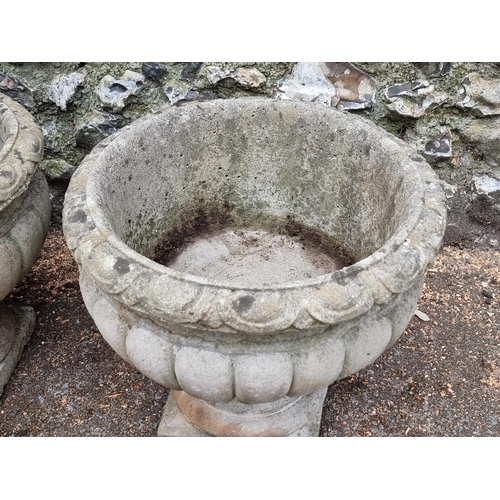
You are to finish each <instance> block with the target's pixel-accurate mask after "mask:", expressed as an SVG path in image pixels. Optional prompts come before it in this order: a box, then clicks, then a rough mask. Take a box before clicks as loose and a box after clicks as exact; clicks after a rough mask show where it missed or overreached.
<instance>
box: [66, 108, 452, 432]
mask: <svg viewBox="0 0 500 500" xmlns="http://www.w3.org/2000/svg"><path fill="white" fill-rule="evenodd" d="M63 224H64V232H65V236H66V240H67V243H68V246H69V248H70V250H71V252H72V253H73V255H74V258H75V259H76V261H77V262H78V265H79V269H80V286H81V291H82V295H83V298H84V300H85V304H86V307H87V308H88V310H89V312H90V314H91V316H92V317H93V319H94V321H95V323H96V325H97V327H98V328H99V330H100V332H101V334H102V335H103V337H104V338H105V339H106V340H107V342H108V343H109V344H110V345H111V347H112V348H113V349H114V350H115V351H116V352H117V353H118V354H119V355H120V356H122V357H123V358H124V359H125V360H126V361H128V362H129V363H131V364H132V365H134V366H135V367H137V369H139V370H140V371H141V372H142V373H143V374H145V375H146V376H148V377H150V378H151V379H153V380H155V381H156V382H158V383H159V384H162V385H164V386H165V387H169V388H170V389H172V390H171V391H170V394H169V397H168V400H167V403H166V406H165V410H164V414H163V418H162V421H161V422H160V426H159V429H158V434H159V435H162V436H208V435H212V436H316V435H318V433H319V425H320V420H321V412H322V405H323V401H324V397H325V395H326V390H327V387H328V385H329V384H331V383H332V382H334V381H335V380H338V379H340V378H343V377H347V376H348V375H350V374H352V373H354V372H356V371H358V370H360V369H361V368H363V367H365V366H366V365H368V364H369V363H372V362H373V361H374V360H375V359H377V357H379V356H380V355H381V354H382V353H383V352H384V350H385V349H387V348H388V347H390V346H391V345H392V344H393V343H394V342H395V341H396V340H397V339H398V337H399V336H400V335H401V334H402V333H403V331H404V329H405V328H406V326H407V324H408V322H409V321H410V319H411V317H412V315H413V314H414V311H415V307H416V303H417V298H418V296H419V294H420V292H421V288H422V282H423V278H424V273H425V270H426V268H427V266H428V264H429V263H430V262H431V261H432V259H433V257H434V255H435V253H436V251H437V250H438V248H439V246H440V244H441V240H442V237H443V233H444V229H445V225H446V208H445V202H444V195H443V191H442V187H441V184H440V181H439V180H438V179H437V177H436V175H435V174H434V173H433V171H432V170H431V168H430V167H429V166H428V164H427V163H426V162H425V160H424V159H423V158H422V157H421V156H420V155H418V154H416V153H415V152H414V150H412V149H411V148H410V147H408V146H407V145H406V144H405V143H403V142H402V141H400V140H398V139H397V138H395V137H394V136H392V135H390V134H389V133H387V132H385V131H384V130H382V129H380V128H378V127H377V126H375V125H374V124H373V123H372V122H370V121H368V120H365V119H362V118H359V117H357V116H353V115H350V114H345V113H343V112H340V111H337V110H335V109H332V108H327V107H324V106H321V105H317V104H307V103H301V102H291V101H278V100H272V99H265V98H244V99H235V100H214V101H209V102H200V103H191V104H188V105H185V106H182V107H176V108H169V109H166V110H164V111H162V112H161V113H158V114H154V115H149V116H147V117H145V118H142V119H140V120H137V121H136V122H134V123H133V124H132V125H130V126H128V127H127V128H125V129H122V130H121V131H120V132H118V133H116V134H115V135H113V136H111V137H109V138H107V139H106V140H104V141H103V142H101V143H100V144H98V145H97V146H96V147H95V148H94V149H93V151H92V152H91V153H90V154H89V155H88V156H87V157H86V159H85V160H84V161H83V163H82V164H81V165H80V166H79V168H78V169H77V171H76V173H75V174H74V176H73V178H72V180H71V183H70V186H69V188H68V191H67V194H66V198H65V204H64V213H63Z"/></svg>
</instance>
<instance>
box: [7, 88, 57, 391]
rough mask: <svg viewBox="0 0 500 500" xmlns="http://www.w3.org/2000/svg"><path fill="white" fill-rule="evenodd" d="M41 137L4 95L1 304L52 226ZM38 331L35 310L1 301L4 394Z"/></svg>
mask: <svg viewBox="0 0 500 500" xmlns="http://www.w3.org/2000/svg"><path fill="white" fill-rule="evenodd" d="M42 155H43V135H42V132H41V130H40V128H39V127H38V126H37V125H36V123H35V122H34V120H33V118H32V117H31V115H30V114H29V113H28V112H27V111H26V110H25V109H24V108H23V107H22V106H21V105H20V104H18V103H16V102H15V101H13V100H12V99H10V98H8V97H6V96H4V95H3V94H0V301H3V299H4V298H5V297H6V296H7V295H8V294H9V293H10V292H11V291H12V289H13V288H14V287H15V286H16V285H17V284H18V283H19V282H20V281H21V280H22V279H23V278H24V276H25V275H26V274H27V273H28V271H29V270H30V268H31V266H32V265H33V264H34V262H35V261H36V259H37V258H38V254H39V252H40V249H41V247H42V244H43V241H44V239H45V236H46V234H47V231H48V228H49V222H50V198H49V191H48V187H47V182H46V181H45V177H44V176H43V174H41V173H39V172H37V166H38V164H39V162H40V161H41V159H42ZM34 326H35V314H34V311H33V309H32V308H31V307H12V306H7V305H5V304H3V303H2V302H0V394H1V393H2V392H3V388H4V386H5V384H6V383H7V381H8V380H9V377H10V376H11V374H12V372H13V371H14V368H15V366H16V364H17V362H18V361H19V358H20V357H21V354H22V351H23V349H24V346H25V345H26V343H27V342H28V340H29V338H30V335H31V333H32V331H33V329H34Z"/></svg>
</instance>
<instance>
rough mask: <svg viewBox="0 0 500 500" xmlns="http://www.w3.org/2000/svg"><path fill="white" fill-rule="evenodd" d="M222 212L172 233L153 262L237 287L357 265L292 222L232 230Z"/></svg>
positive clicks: (272, 221) (318, 233) (268, 222)
mask: <svg viewBox="0 0 500 500" xmlns="http://www.w3.org/2000/svg"><path fill="white" fill-rule="evenodd" d="M233 222H234V221H233V219H232V218H231V216H230V215H228V213H227V212H224V211H223V210H220V211H218V212H217V213H215V212H210V213H207V212H204V213H203V214H202V215H201V216H200V214H198V217H195V218H193V219H191V220H190V221H189V222H188V223H186V224H184V226H183V228H181V229H176V230H174V231H171V232H170V233H169V234H168V235H166V236H165V237H164V239H163V243H162V244H161V245H159V246H158V247H157V249H156V251H155V257H154V260H155V261H156V262H158V263H160V264H162V265H164V266H168V267H170V268H172V269H175V270H177V271H180V272H183V273H188V274H191V275H195V276H200V277H204V278H209V279H214V280H218V281H224V282H229V283H232V284H234V285H238V286H262V285H275V284H282V283H288V282H294V281H298V280H303V279H309V278H314V277H317V276H321V275H323V274H328V273H331V272H333V271H335V270H337V269H342V268H343V267H346V266H348V265H350V264H352V263H354V262H355V259H354V258H352V257H351V256H350V255H349V254H348V252H347V251H346V250H345V249H343V248H342V246H341V245H339V244H338V243H337V242H336V241H335V240H334V238H332V237H331V236H329V235H327V234H326V233H324V232H321V231H319V230H317V229H313V228H310V227H307V226H305V225H303V224H301V223H299V222H297V221H296V220H295V219H293V218H292V217H288V218H285V219H283V220H280V219H278V218H274V217H267V218H266V219H265V220H260V224H259V226H257V227H256V226H255V224H253V225H252V224H251V223H248V224H245V225H243V226H241V225H237V226H234V225H233V224H232V223H233Z"/></svg>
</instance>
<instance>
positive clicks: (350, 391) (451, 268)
mask: <svg viewBox="0 0 500 500" xmlns="http://www.w3.org/2000/svg"><path fill="white" fill-rule="evenodd" d="M51 189H52V192H53V217H52V219H53V220H52V224H51V228H50V231H49V235H48V237H47V239H46V242H45V245H44V247H43V249H42V253H41V256H40V258H39V260H38V262H37V264H36V265H35V266H34V268H33V269H32V271H31V273H30V274H29V276H28V277H27V278H26V279H25V280H24V282H23V283H22V284H20V286H18V287H17V288H16V290H14V291H13V292H12V294H11V295H10V296H9V297H8V299H6V302H7V303H10V304H29V305H31V306H32V307H34V309H35V311H36V314H37V327H36V329H35V331H34V333H33V335H32V337H31V340H30V342H29V344H28V345H27V346H26V348H25V350H24V353H23V356H22V358H21V360H20V362H19V364H18V366H17V368H16V371H15V372H14V374H13V376H12V377H11V379H10V381H9V383H8V384H7V386H6V387H5V390H4V392H3V394H2V396H1V397H0V436H154V435H155V434H156V429H157V426H158V424H159V421H160V418H161V413H162V409H163V405H164V403H165V401H166V398H167V395H168V390H167V389H164V388H162V387H161V386H159V385H158V384H156V383H154V382H152V381H150V380H149V379H148V378H146V377H145V376H143V375H142V374H141V373H139V372H138V371H137V370H136V369H135V368H133V367H131V366H130V365H128V364H127V363H125V362H124V361H123V360H122V359H121V358H120V357H119V356H118V355H117V354H115V353H114V351H113V350H112V349H111V348H110V347H109V346H108V345H107V344H106V342H105V341H104V340H103V339H102V337H101V336H100V334H99V332H98V330H97V328H96V327H95V325H94V323H93V321H92V319H91V318H90V316H89V315H88V313H87V311H86V309H85V306H84V305H83V301H82V299H81V296H80V292H79V287H78V270H77V267H76V264H75V263H74V261H73V259H72V257H71V255H70V253H69V251H68V250H67V248H66V245H65V242H64V237H63V235H62V230H61V206H62V194H63V191H64V186H62V185H52V186H51ZM499 295H500V259H499V253H498V251H494V250H490V249H487V248H479V247H476V248H475V247H473V246H471V245H470V244H467V245H466V244H463V245H456V246H445V247H443V248H442V250H441V251H440V253H439V254H438V256H437V258H436V260H435V262H434V263H433V264H432V266H431V268H430V269H429V271H428V273H427V276H426V282H425V286H424V290H423V293H422V296H421V298H420V300H419V304H418V310H419V311H421V312H423V313H424V314H425V315H427V317H426V316H425V315H421V317H422V318H423V319H421V318H419V317H417V316H414V317H413V319H412V321H411V322H410V324H409V325H408V328H407V330H406V331H405V333H404V334H403V336H402V337H401V339H400V340H399V341H398V342H397V343H396V345H395V346H393V347H392V348H391V349H389V350H388V351H386V352H385V353H384V354H383V355H382V356H381V357H380V358H379V359H378V360H377V361H376V362H375V363H374V364H372V365H370V366H368V367H367V368H365V369H363V370H361V371H360V372H358V373H356V374H354V375H352V376H351V377H348V378H346V379H344V380H341V381H338V382H336V383H334V384H332V385H331V386H330V388H329V390H328V394H327V397H326V400H325V403H324V408H323V417H322V423H321V431H320V435H321V436H325V437H327V436H499V435H500V412H499V407H500V405H499V403H500V357H499V354H500V328H499V324H500V301H499V298H498V297H499Z"/></svg>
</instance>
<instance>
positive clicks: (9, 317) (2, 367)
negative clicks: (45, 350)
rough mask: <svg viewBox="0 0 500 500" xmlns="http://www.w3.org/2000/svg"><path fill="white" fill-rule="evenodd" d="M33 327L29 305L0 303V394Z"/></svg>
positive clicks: (33, 319) (32, 317)
mask: <svg viewBox="0 0 500 500" xmlns="http://www.w3.org/2000/svg"><path fill="white" fill-rule="evenodd" d="M34 329H35V312H34V310H33V309H32V308H31V307H22V306H16V307H12V306H6V305H4V304H0V395H1V394H2V393H3V389H4V387H5V385H6V384H7V382H8V381H9V379H10V377H11V375H12V373H13V372H14V369H15V367H16V365H17V363H18V362H19V359H20V358H21V355H22V353H23V349H24V347H25V345H26V344H27V343H28V341H29V339H30V337H31V334H32V333H33V330H34Z"/></svg>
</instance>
